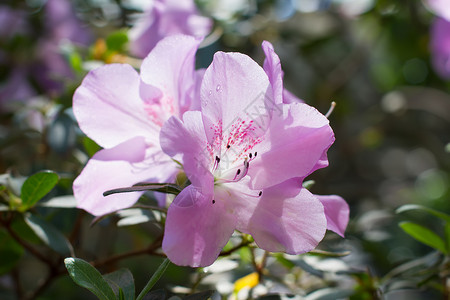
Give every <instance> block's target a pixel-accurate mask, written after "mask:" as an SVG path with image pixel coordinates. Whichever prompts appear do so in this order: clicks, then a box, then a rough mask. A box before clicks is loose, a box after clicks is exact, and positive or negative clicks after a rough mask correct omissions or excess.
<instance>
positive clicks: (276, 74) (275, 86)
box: [262, 41, 283, 104]
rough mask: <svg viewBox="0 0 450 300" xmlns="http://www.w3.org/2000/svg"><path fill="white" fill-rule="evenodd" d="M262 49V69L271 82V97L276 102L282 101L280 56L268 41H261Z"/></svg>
mask: <svg viewBox="0 0 450 300" xmlns="http://www.w3.org/2000/svg"><path fill="white" fill-rule="evenodd" d="M262 49H263V51H264V54H265V55H266V59H265V60H264V65H263V66H264V71H265V72H266V74H267V76H269V80H270V83H271V84H272V90H273V99H274V101H275V103H277V104H278V103H283V71H282V70H281V62H280V58H279V57H278V55H277V54H276V53H275V50H274V49H273V46H272V44H271V43H269V42H268V41H263V43H262Z"/></svg>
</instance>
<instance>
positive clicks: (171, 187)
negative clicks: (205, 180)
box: [103, 183, 181, 197]
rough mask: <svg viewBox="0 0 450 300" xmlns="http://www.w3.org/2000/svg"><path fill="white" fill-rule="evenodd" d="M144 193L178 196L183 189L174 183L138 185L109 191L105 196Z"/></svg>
mask: <svg viewBox="0 0 450 300" xmlns="http://www.w3.org/2000/svg"><path fill="white" fill-rule="evenodd" d="M142 191H154V192H161V193H166V194H174V195H178V194H179V193H180V192H181V188H180V187H179V186H178V185H176V184H172V183H138V184H135V185H133V186H132V187H125V188H118V189H113V190H109V191H106V192H104V193H103V196H105V197H106V196H109V195H112V194H117V193H129V192H142Z"/></svg>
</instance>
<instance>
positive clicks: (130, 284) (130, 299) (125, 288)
mask: <svg viewBox="0 0 450 300" xmlns="http://www.w3.org/2000/svg"><path fill="white" fill-rule="evenodd" d="M103 278H104V279H105V280H106V281H107V282H108V283H109V285H110V286H111V288H112V289H113V290H114V292H116V295H119V294H120V291H121V292H122V295H123V299H124V300H134V279H133V275H132V274H131V272H130V270H128V269H120V270H117V271H115V272H113V273H109V274H106V275H103ZM119 298H120V297H119Z"/></svg>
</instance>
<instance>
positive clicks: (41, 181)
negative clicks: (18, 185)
mask: <svg viewBox="0 0 450 300" xmlns="http://www.w3.org/2000/svg"><path fill="white" fill-rule="evenodd" d="M58 180H59V177H58V174H56V173H55V172H52V171H41V172H39V173H36V174H34V175H32V176H30V177H28V179H27V180H25V182H24V183H23V185H22V190H21V198H22V207H21V210H22V211H25V210H27V209H29V208H31V207H32V206H33V205H34V204H36V202H38V201H39V200H41V199H42V198H43V197H44V196H45V195H47V193H48V192H50V191H51V190H52V189H53V188H54V187H55V185H56V184H57V183H58Z"/></svg>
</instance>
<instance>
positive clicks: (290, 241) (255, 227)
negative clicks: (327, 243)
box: [237, 180, 327, 254]
mask: <svg viewBox="0 0 450 300" xmlns="http://www.w3.org/2000/svg"><path fill="white" fill-rule="evenodd" d="M326 227H327V222H326V218H325V214H324V208H323V205H322V204H321V203H320V201H319V200H318V199H317V198H316V197H315V196H314V195H313V194H311V193H310V192H309V191H308V190H306V189H304V188H299V186H298V181H297V180H288V181H286V182H283V183H281V184H279V185H277V186H274V187H271V188H268V189H265V190H263V193H262V196H261V198H260V200H259V202H258V204H257V205H256V207H255V209H254V213H253V215H252V217H251V218H250V220H249V224H248V227H247V228H237V229H238V230H242V231H244V232H247V233H249V234H251V235H252V236H253V238H254V239H255V242H256V244H258V246H259V247H260V248H262V249H264V250H267V251H271V252H286V253H288V254H300V253H305V252H309V251H311V250H312V249H314V248H315V247H316V246H317V244H318V243H319V242H320V241H321V240H322V238H323V237H324V235H325V231H326Z"/></svg>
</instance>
